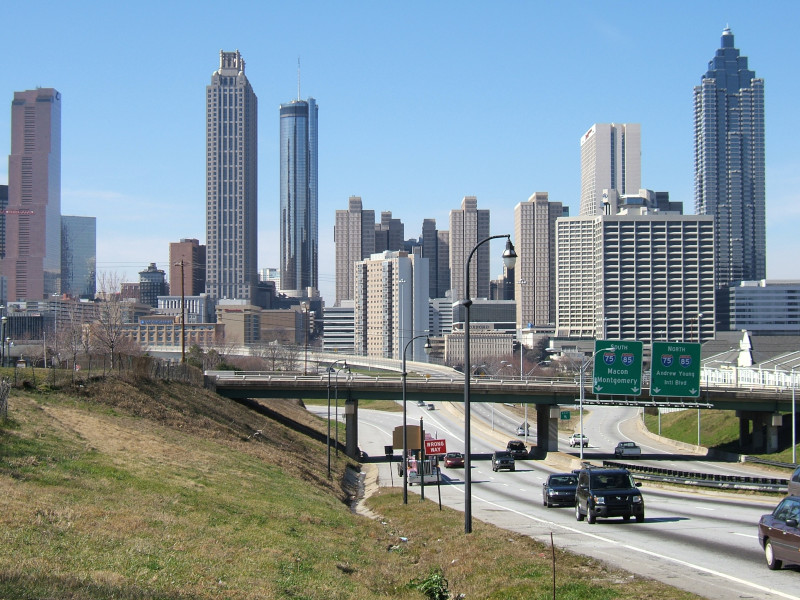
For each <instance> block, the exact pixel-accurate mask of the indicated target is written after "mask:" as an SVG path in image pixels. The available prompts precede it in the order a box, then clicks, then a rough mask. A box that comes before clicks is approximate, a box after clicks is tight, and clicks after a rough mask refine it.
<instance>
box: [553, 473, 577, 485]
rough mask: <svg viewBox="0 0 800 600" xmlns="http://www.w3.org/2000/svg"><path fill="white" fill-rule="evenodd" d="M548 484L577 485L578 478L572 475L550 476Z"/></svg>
mask: <svg viewBox="0 0 800 600" xmlns="http://www.w3.org/2000/svg"><path fill="white" fill-rule="evenodd" d="M550 485H578V478H577V477H574V476H572V475H559V476H557V477H551V478H550Z"/></svg>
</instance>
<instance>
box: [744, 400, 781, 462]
mask: <svg viewBox="0 0 800 600" xmlns="http://www.w3.org/2000/svg"><path fill="white" fill-rule="evenodd" d="M736 416H737V417H739V444H740V445H741V447H742V448H752V449H753V451H755V452H763V453H765V454H769V453H772V452H777V451H778V446H779V445H778V428H779V427H780V426H781V424H782V423H783V418H782V416H781V415H780V414H776V413H772V412H758V411H736ZM751 423H752V425H753V431H752V432H750V424H751Z"/></svg>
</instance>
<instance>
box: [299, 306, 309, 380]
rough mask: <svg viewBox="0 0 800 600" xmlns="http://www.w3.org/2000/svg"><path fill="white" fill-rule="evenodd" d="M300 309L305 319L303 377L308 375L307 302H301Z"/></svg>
mask: <svg viewBox="0 0 800 600" xmlns="http://www.w3.org/2000/svg"><path fill="white" fill-rule="evenodd" d="M300 307H301V308H302V309H303V312H305V319H303V329H305V330H306V338H305V339H306V342H305V359H304V361H303V375H308V325H309V323H308V302H301V303H300Z"/></svg>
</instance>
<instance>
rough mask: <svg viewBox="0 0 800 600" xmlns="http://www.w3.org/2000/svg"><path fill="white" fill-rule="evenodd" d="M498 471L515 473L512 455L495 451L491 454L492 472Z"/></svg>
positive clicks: (507, 452) (502, 451) (505, 451)
mask: <svg viewBox="0 0 800 600" xmlns="http://www.w3.org/2000/svg"><path fill="white" fill-rule="evenodd" d="M500 469H508V470H509V471H516V470H517V469H516V466H515V465H514V455H513V454H511V452H509V451H507V450H495V451H494V453H493V454H492V471H494V472H497V471H499V470H500Z"/></svg>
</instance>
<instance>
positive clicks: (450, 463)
mask: <svg viewBox="0 0 800 600" xmlns="http://www.w3.org/2000/svg"><path fill="white" fill-rule="evenodd" d="M444 466H445V467H448V468H455V467H463V466H464V455H463V454H461V452H448V453H447V454H445V455H444Z"/></svg>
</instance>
